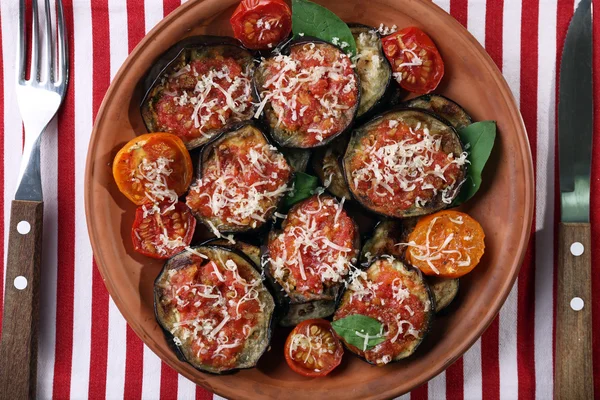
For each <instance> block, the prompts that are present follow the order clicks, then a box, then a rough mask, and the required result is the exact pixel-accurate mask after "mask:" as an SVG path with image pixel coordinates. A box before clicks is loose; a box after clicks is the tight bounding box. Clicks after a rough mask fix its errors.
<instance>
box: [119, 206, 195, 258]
mask: <svg viewBox="0 0 600 400" xmlns="http://www.w3.org/2000/svg"><path fill="white" fill-rule="evenodd" d="M195 228H196V219H195V218H194V216H193V215H192V212H191V211H190V209H189V208H188V206H186V205H185V203H182V202H180V201H179V202H177V203H175V204H172V205H171V204H168V203H163V204H161V205H159V206H152V205H143V206H139V207H138V208H137V210H136V211H135V221H134V222H133V228H132V229H131V238H132V239H133V248H134V250H135V251H137V252H138V253H141V254H143V255H145V256H148V257H153V258H159V259H165V258H169V257H172V256H173V255H175V254H177V253H179V252H181V251H183V249H184V248H185V247H186V246H189V245H190V242H191V241H192V236H194V229H195Z"/></svg>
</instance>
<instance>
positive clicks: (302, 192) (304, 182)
mask: <svg viewBox="0 0 600 400" xmlns="http://www.w3.org/2000/svg"><path fill="white" fill-rule="evenodd" d="M318 185H319V179H318V178H317V177H316V176H312V175H309V174H305V173H304V172H296V173H295V174H294V190H292V191H291V192H290V193H289V194H288V195H287V196H285V197H284V199H283V207H284V209H286V210H289V209H290V207H292V206H293V205H294V204H296V203H298V202H300V201H302V200H304V199H308V198H309V197H310V196H312V195H313V193H314V191H315V189H316V188H317V186H318Z"/></svg>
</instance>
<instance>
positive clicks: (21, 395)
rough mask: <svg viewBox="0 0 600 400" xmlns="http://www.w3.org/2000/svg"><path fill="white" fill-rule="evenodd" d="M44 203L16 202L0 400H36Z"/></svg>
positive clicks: (1, 346)
mask: <svg viewBox="0 0 600 400" xmlns="http://www.w3.org/2000/svg"><path fill="white" fill-rule="evenodd" d="M43 217H44V203H43V202H41V201H40V202H35V201H21V200H14V201H13V202H12V205H11V214H10V231H9V236H8V259H7V265H6V285H5V291H4V314H3V318H2V342H1V343H0V360H1V362H2V366H1V367H0V399H8V398H10V399H34V398H35V389H36V374H37V341H38V337H37V333H38V322H39V318H38V316H39V288H40V259H41V254H42V228H43Z"/></svg>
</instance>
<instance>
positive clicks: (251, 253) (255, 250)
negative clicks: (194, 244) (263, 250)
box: [201, 238, 261, 272]
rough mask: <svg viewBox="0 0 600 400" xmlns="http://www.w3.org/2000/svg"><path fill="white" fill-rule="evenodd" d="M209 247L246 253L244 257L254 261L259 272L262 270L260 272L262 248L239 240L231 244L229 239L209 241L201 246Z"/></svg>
mask: <svg viewBox="0 0 600 400" xmlns="http://www.w3.org/2000/svg"><path fill="white" fill-rule="evenodd" d="M208 245H212V246H220V247H227V248H229V249H234V250H237V251H240V252H242V253H244V255H245V256H246V257H248V258H249V259H250V261H252V262H253V263H254V266H255V267H256V268H255V269H256V270H257V271H258V272H261V270H260V247H258V246H255V245H253V244H250V243H246V242H242V241H239V240H236V241H235V242H234V243H231V242H230V241H229V240H227V239H219V238H215V239H209V240H207V241H206V242H204V243H202V244H201V246H208Z"/></svg>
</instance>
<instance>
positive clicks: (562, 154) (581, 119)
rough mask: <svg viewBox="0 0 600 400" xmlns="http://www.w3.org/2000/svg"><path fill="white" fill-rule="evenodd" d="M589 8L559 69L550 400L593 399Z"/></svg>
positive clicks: (576, 18) (586, 1)
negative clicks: (557, 212) (557, 214)
mask: <svg viewBox="0 0 600 400" xmlns="http://www.w3.org/2000/svg"><path fill="white" fill-rule="evenodd" d="M592 83H593V82H592V4H591V0H581V2H580V3H579V6H578V7H577V10H575V14H574V15H573V19H572V20H571V23H570V25H569V29H568V31H567V37H566V39H565V45H564V49H563V54H562V61H561V64H560V86H559V103H558V148H559V151H558V156H559V160H558V161H559V179H560V210H561V219H560V223H559V226H558V235H559V236H558V246H559V248H558V271H557V274H558V275H557V294H556V304H557V310H556V337H555V366H554V398H555V399H569V400H571V399H573V400H577V399H593V398H594V384H593V381H594V379H593V371H592V299H591V294H592V287H591V272H592V270H591V267H592V257H591V240H590V239H591V232H590V171H591V164H592V140H593V128H594V126H593V85H592Z"/></svg>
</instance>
